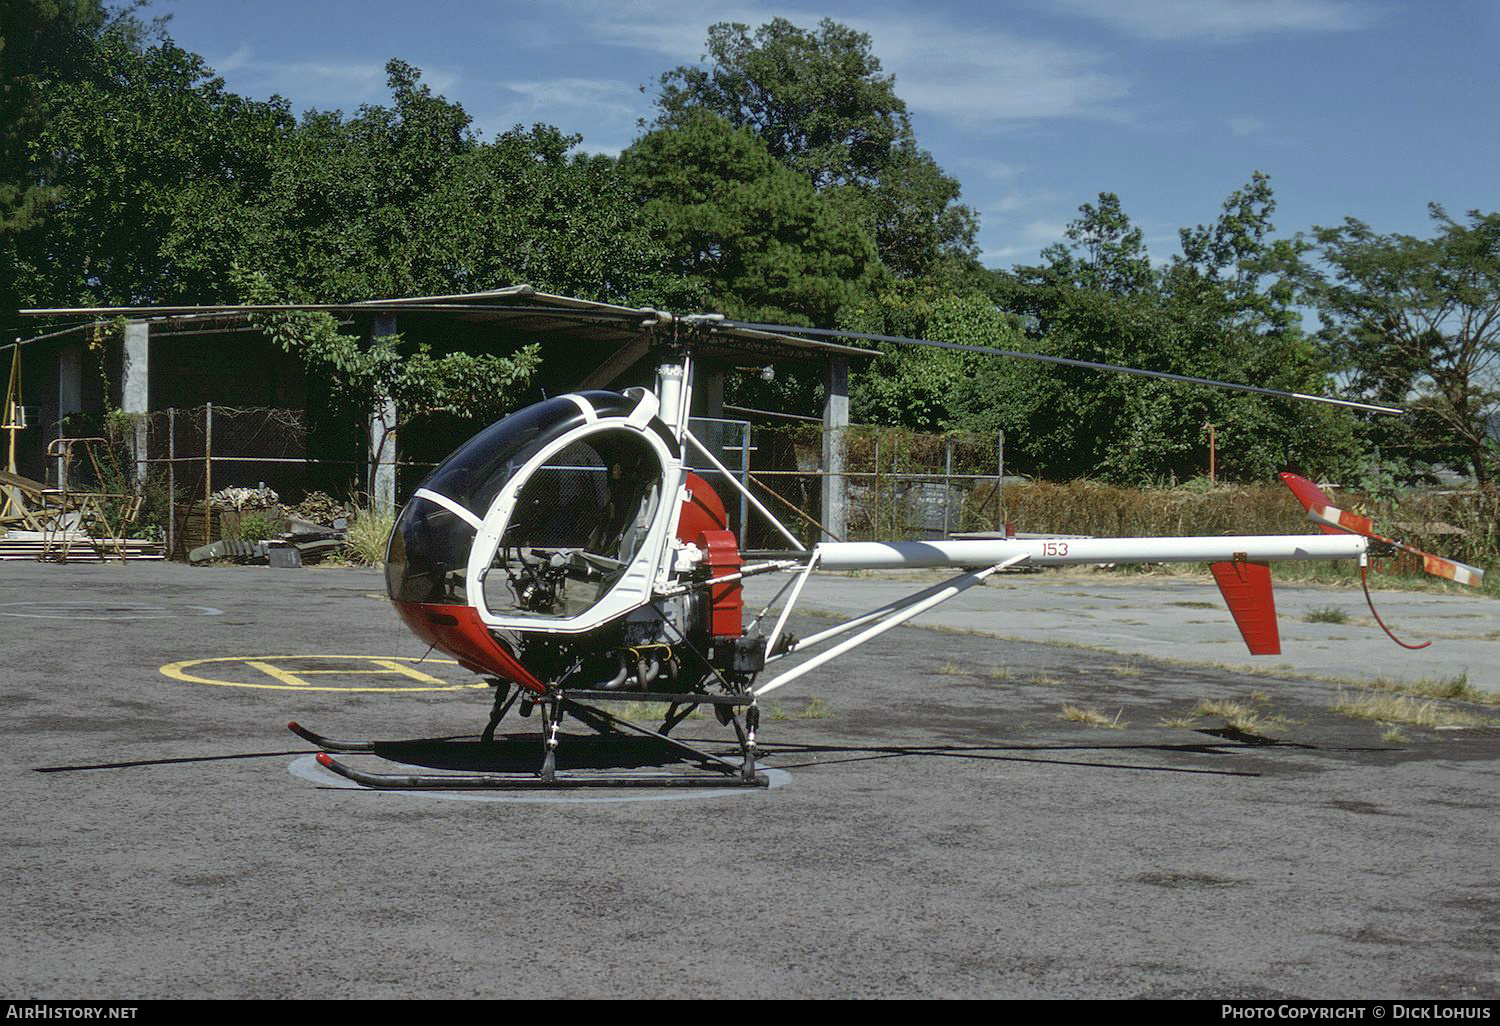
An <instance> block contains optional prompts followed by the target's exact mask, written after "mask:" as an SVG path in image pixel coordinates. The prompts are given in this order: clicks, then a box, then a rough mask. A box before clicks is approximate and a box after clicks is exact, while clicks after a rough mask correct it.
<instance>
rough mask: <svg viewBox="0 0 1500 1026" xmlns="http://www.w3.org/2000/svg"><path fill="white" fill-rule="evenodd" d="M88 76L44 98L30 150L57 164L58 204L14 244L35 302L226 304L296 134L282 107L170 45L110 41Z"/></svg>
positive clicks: (94, 44) (111, 35)
mask: <svg viewBox="0 0 1500 1026" xmlns="http://www.w3.org/2000/svg"><path fill="white" fill-rule="evenodd" d="M84 45H85V46H86V50H87V67H86V70H85V72H83V73H80V74H79V75H78V76H77V77H76V79H74V80H70V81H60V82H56V83H54V84H53V85H52V87H51V88H50V90H49V92H48V110H47V126H46V129H45V131H44V132H43V133H42V134H41V137H40V138H39V139H38V140H37V142H36V143H35V147H36V149H37V150H38V151H39V152H46V153H49V154H53V155H55V159H56V170H55V173H54V174H53V176H52V182H53V184H54V185H55V186H56V187H57V188H58V189H59V190H60V192H61V194H62V195H63V196H64V197H65V198H66V202H64V203H61V204H59V205H57V206H54V207H51V208H49V211H48V219H47V222H46V223H45V231H44V232H41V233H37V232H33V233H31V234H30V235H28V237H27V238H25V239H22V240H20V241H19V242H18V247H19V249H18V259H19V264H20V276H21V283H22V293H23V296H24V297H25V298H26V299H27V300H29V301H59V300H68V301H79V302H88V303H109V304H129V303H135V302H149V301H162V302H176V301H195V300H201V301H223V300H226V299H228V298H230V293H229V290H228V288H227V285H228V281H227V272H228V269H229V267H230V265H231V263H232V262H233V260H234V258H235V256H236V254H237V253H238V252H240V250H241V247H242V246H243V245H244V242H245V239H246V238H247V237H249V236H253V235H254V233H255V231H256V227H255V220H256V217H257V216H258V215H257V212H258V211H259V210H260V209H261V208H262V207H263V206H264V197H265V193H266V191H267V190H268V189H269V188H270V185H271V179H270V167H269V164H268V160H267V157H268V154H270V153H271V152H273V151H274V150H275V148H276V146H277V144H278V143H279V141H280V139H281V138H282V137H283V134H284V133H285V132H286V131H287V130H288V129H289V127H290V124H291V119H290V115H289V113H288V112H287V109H286V105H285V103H284V102H282V101H277V102H271V103H258V102H254V101H248V100H244V99H242V98H241V97H238V96H235V95H234V94H231V93H228V92H226V91H225V89H224V83H223V81H222V80H221V79H218V78H216V77H214V75H213V73H212V71H211V70H210V69H209V68H208V67H207V66H206V65H205V64H204V63H203V60H202V58H201V57H199V56H197V55H196V54H191V53H188V52H186V51H184V50H182V49H180V48H178V47H176V46H175V45H173V44H171V43H170V42H163V43H161V44H159V45H157V46H153V47H151V48H149V49H146V50H141V49H139V48H138V46H137V41H136V40H134V39H133V38H132V37H131V36H130V35H129V34H126V33H122V32H117V31H106V32H104V33H102V34H101V35H100V36H99V37H98V38H96V39H91V40H89V41H88V42H87V43H86V44H84Z"/></svg>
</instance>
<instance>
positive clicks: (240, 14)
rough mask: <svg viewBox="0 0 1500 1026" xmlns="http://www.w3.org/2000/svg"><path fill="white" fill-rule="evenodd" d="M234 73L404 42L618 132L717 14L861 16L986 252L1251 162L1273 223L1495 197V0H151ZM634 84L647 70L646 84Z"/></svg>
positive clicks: (598, 136) (1418, 222)
mask: <svg viewBox="0 0 1500 1026" xmlns="http://www.w3.org/2000/svg"><path fill="white" fill-rule="evenodd" d="M157 13H170V14H171V15H172V20H171V22H170V23H169V25H168V31H169V33H170V34H171V35H172V36H173V38H174V39H175V40H176V41H177V42H178V43H179V44H180V45H182V46H184V47H185V48H187V49H189V50H193V51H195V52H197V53H200V54H202V55H203V56H204V57H205V58H206V59H207V60H208V62H209V64H210V65H212V66H213V67H214V68H215V69H216V70H217V71H218V72H219V73H220V74H221V75H222V76H223V77H224V78H225V80H226V81H227V82H228V85H229V87H230V88H231V89H233V90H234V91H236V92H240V93H243V94H246V95H249V96H254V97H258V98H264V97H267V96H269V95H271V94H272V93H279V94H281V95H282V96H285V97H286V98H287V99H288V100H290V101H291V103H292V107H293V109H294V110H297V111H302V110H305V109H308V108H320V109H329V108H339V109H342V110H345V111H353V110H354V109H355V108H357V107H358V106H359V105H360V104H362V103H382V102H386V101H387V99H388V93H387V91H386V89H385V81H384V71H383V65H384V64H385V61H386V60H387V59H389V58H391V57H400V58H402V59H403V60H406V61H408V62H410V63H411V64H414V65H416V66H417V67H419V68H421V69H422V71H423V77H424V80H425V81H426V82H427V83H428V84H429V85H431V86H432V87H433V88H434V90H435V91H437V92H440V93H442V94H443V95H445V96H447V97H448V98H450V99H452V100H456V101H458V102H460V103H462V104H463V105H464V107H465V109H467V110H468V112H469V113H470V114H471V115H472V116H473V118H474V121H475V125H476V127H477V128H478V129H479V130H480V131H481V133H482V135H483V137H484V138H486V139H489V138H493V137H494V136H495V135H496V134H498V133H499V132H502V131H504V130H505V129H506V128H508V127H510V126H511V125H513V124H516V123H518V122H519V123H526V124H529V123H531V122H535V121H542V122H547V123H550V124H554V125H557V126H558V127H559V128H562V129H563V130H565V131H568V132H575V133H579V134H581V135H582V136H583V145H584V147H585V148H587V149H590V150H598V151H603V152H617V151H618V150H620V149H621V148H623V147H625V146H627V145H629V144H630V142H631V140H632V139H633V138H634V137H635V136H636V134H637V128H636V121H637V119H638V118H640V117H643V116H649V114H650V109H651V93H652V91H653V88H654V86H655V83H656V81H657V79H658V77H659V76H660V74H661V73H662V72H663V71H665V70H667V69H669V68H672V67H675V66H677V65H679V64H684V63H692V62H694V61H697V60H698V59H699V58H700V57H701V55H702V53H703V41H704V37H705V35H706V30H707V27H708V26H709V25H710V24H711V23H713V22H716V21H740V22H744V23H746V24H748V25H751V26H752V27H753V26H756V25H759V24H762V23H764V22H766V21H769V20H770V19H771V18H773V17H777V16H781V17H785V18H788V19H790V20H791V21H793V22H795V23H797V24H799V25H802V26H804V27H807V28H812V27H814V26H815V25H816V23H817V21H818V19H819V18H822V17H829V18H833V19H835V20H837V21H841V22H844V23H845V24H848V25H851V26H853V27H855V28H858V29H860V30H861V31H864V32H866V33H868V34H869V35H870V36H871V39H872V50H873V52H874V53H875V54H876V55H877V56H878V57H879V58H880V60H881V63H882V65H883V67H884V70H885V71H886V72H888V73H890V74H893V75H894V76H895V79H896V91H897V94H898V95H899V96H901V97H902V99H904V100H905V101H906V103H907V105H908V107H909V109H910V111H911V114H912V120H913V123H914V125H915V128H916V133H917V139H918V141H919V142H920V143H921V145H923V146H924V147H926V148H927V149H929V150H931V151H932V153H933V155H934V156H935V157H936V158H937V160H938V162H939V163H941V164H942V165H943V167H944V168H945V169H946V170H947V171H948V172H949V173H950V174H952V175H954V176H955V177H956V178H958V180H959V181H960V182H961V183H962V185H963V193H964V197H963V198H964V201H965V202H967V203H968V204H969V205H970V206H971V207H973V208H974V210H975V211H977V212H978V214H979V217H980V237H979V238H980V245H981V249H982V251H983V260H984V262H985V263H986V264H987V265H989V266H1007V267H1008V266H1010V265H1012V264H1015V263H1018V262H1032V261H1035V260H1036V257H1037V251H1038V250H1039V249H1041V248H1042V247H1043V246H1045V245H1047V244H1049V243H1051V242H1054V241H1057V240H1058V239H1060V238H1061V236H1062V231H1063V228H1064V226H1065V225H1066V224H1067V222H1068V221H1069V220H1071V219H1072V218H1073V217H1074V216H1075V215H1076V212H1077V208H1078V206H1079V204H1081V203H1084V202H1086V201H1092V200H1093V199H1094V198H1095V196H1096V195H1097V193H1099V192H1100V191H1104V190H1108V191H1111V192H1115V193H1118V194H1119V196H1120V199H1121V202H1122V204H1123V206H1124V208H1125V210H1126V212H1127V213H1128V214H1129V215H1130V216H1131V217H1132V219H1133V220H1134V221H1135V222H1136V223H1137V224H1138V225H1139V226H1140V227H1141V228H1142V230H1143V231H1144V233H1145V236H1146V242H1147V246H1148V247H1149V249H1150V250H1151V254H1152V256H1153V257H1154V258H1155V259H1157V260H1158V261H1160V260H1164V259H1166V258H1167V257H1169V256H1170V255H1171V254H1172V253H1173V252H1175V251H1176V244H1177V229H1178V228H1179V227H1182V226H1185V225H1195V224H1199V223H1202V222H1207V221H1210V220H1212V219H1213V218H1214V217H1215V216H1216V215H1217V213H1218V211H1219V205H1220V203H1221V202H1222V201H1223V199H1224V197H1225V196H1227V195H1228V194H1229V192H1230V191H1231V190H1233V189H1234V188H1236V187H1238V186H1239V185H1241V184H1242V183H1244V182H1245V181H1247V180H1248V179H1249V177H1250V174H1251V172H1252V171H1254V170H1261V171H1265V172H1267V173H1269V174H1270V175H1271V180H1272V185H1273V187H1274V189H1275V191H1276V197H1277V201H1278V209H1277V212H1276V215H1275V218H1274V220H1275V222H1276V224H1277V227H1278V229H1279V234H1281V235H1291V234H1292V233H1294V232H1296V231H1299V230H1304V231H1305V230H1307V229H1309V228H1310V227H1311V226H1313V225H1326V224H1336V223H1339V222H1340V221H1342V219H1343V218H1344V217H1345V216H1354V217H1358V218H1360V219H1361V220H1364V221H1366V222H1368V223H1369V224H1370V225H1371V226H1372V227H1373V228H1375V229H1376V230H1377V231H1382V232H1396V231H1399V232H1409V233H1412V234H1428V232H1429V221H1428V218H1427V203H1428V202H1429V201H1436V202H1439V203H1442V204H1444V205H1445V206H1446V207H1447V208H1448V210H1449V212H1450V213H1451V214H1453V215H1455V216H1461V215H1462V213H1463V211H1465V210H1468V209H1470V208H1480V209H1483V210H1485V211H1492V210H1496V209H1500V173H1497V171H1500V117H1497V113H1500V45H1497V44H1500V4H1497V3H1494V2H1491V0H1426V2H1423V0H992V2H989V3H979V2H964V0H927V2H925V3H922V4H920V5H916V4H911V3H909V2H908V3H902V2H889V3H887V2H883V0H866V2H857V3H851V2H843V0H839V2H825V3H801V2H782V3H765V2H743V3H736V2H729V3H725V2H712V0H622V2H618V3H590V2H583V0H554V2H532V3H522V2H509V0H425V2H422V3H414V2H411V0H361V2H353V0H299V2H291V0H155V3H154V4H153V5H152V7H151V8H150V9H149V11H148V14H157ZM642 86H645V87H646V92H644V93H643V92H642V91H641V87H642Z"/></svg>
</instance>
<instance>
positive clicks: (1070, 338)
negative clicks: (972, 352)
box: [959, 175, 1354, 483]
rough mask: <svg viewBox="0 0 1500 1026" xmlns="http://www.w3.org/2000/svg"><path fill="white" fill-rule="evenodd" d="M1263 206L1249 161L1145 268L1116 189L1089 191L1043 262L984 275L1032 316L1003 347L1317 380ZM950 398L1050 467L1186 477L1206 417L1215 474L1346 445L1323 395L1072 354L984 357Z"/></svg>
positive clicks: (1314, 460) (1003, 297)
mask: <svg viewBox="0 0 1500 1026" xmlns="http://www.w3.org/2000/svg"><path fill="white" fill-rule="evenodd" d="M1272 209H1274V203H1273V202H1272V201H1271V194H1270V189H1269V184H1268V183H1267V181H1266V180H1265V178H1264V176H1261V175H1257V176H1256V177H1255V178H1254V179H1253V180H1252V183H1251V185H1250V186H1248V187H1247V188H1246V189H1243V190H1237V191H1236V192H1234V193H1232V194H1231V196H1230V197H1229V199H1228V200H1226V201H1225V204H1224V207H1223V211H1222V213H1221V216H1220V218H1219V219H1218V220H1217V221H1216V222H1215V223H1214V224H1213V225H1211V226H1207V227H1205V226H1201V225H1200V226H1199V227H1198V228H1197V229H1192V230H1184V232H1183V243H1184V256H1183V257H1181V258H1178V259H1177V260H1174V261H1173V263H1172V264H1171V265H1170V266H1169V267H1168V268H1166V269H1165V271H1162V272H1156V271H1153V269H1152V267H1151V264H1150V260H1149V257H1148V255H1147V253H1146V250H1145V247H1144V245H1143V243H1142V239H1141V232H1140V231H1139V229H1137V228H1135V227H1134V226H1133V225H1132V224H1131V222H1130V219H1129V217H1128V216H1127V215H1126V214H1125V212H1124V211H1123V209H1122V207H1121V205H1120V203H1119V199H1118V197H1116V196H1115V195H1114V194H1112V193H1101V194H1100V195H1099V198H1098V203H1097V204H1088V203H1085V204H1084V205H1083V206H1081V207H1080V208H1079V213H1080V216H1079V218H1077V219H1076V220H1075V221H1074V222H1073V223H1072V224H1070V225H1069V226H1068V229H1067V232H1066V238H1067V240H1068V241H1067V243H1066V244H1063V243H1059V244H1058V245H1056V246H1052V247H1048V249H1047V250H1045V251H1044V256H1045V257H1046V259H1047V263H1046V264H1045V265H1043V266H1039V267H1023V268H1018V269H1017V270H1016V272H1015V273H1014V274H1011V275H1006V276H996V279H995V283H994V291H995V294H996V296H997V297H998V298H999V299H1000V301H1001V302H1002V303H1004V304H1005V305H1007V306H1008V307H1009V308H1011V309H1014V310H1016V311H1017V312H1019V313H1021V314H1022V315H1023V317H1024V318H1025V321H1026V323H1027V324H1028V326H1029V327H1030V329H1031V332H1030V333H1031V338H1030V339H1029V340H1028V345H1026V346H1012V347H1010V348H1031V349H1033V350H1034V351H1036V352H1039V353H1043V354H1046V355H1052V356H1063V357H1069V358H1074V359H1082V360H1091V361H1099V362H1104V363H1114V364H1120V365H1123V366H1128V367H1138V368H1142V369H1145V370H1157V371H1166V372H1169V373H1176V374H1184V375H1189V376H1194V377H1204V378H1214V379H1218V380H1221V381H1232V382H1242V383H1246V384H1255V385H1264V386H1267V387H1272V388H1280V389H1285V390H1291V391H1299V392H1308V393H1321V392H1324V391H1326V390H1327V388H1328V377H1327V362H1326V361H1325V360H1324V359H1323V358H1322V356H1321V354H1320V353H1319V352H1318V351H1317V348H1316V347H1315V346H1314V345H1312V344H1311V342H1310V340H1308V339H1307V338H1306V336H1305V335H1304V334H1303V333H1302V331H1301V329H1300V322H1299V319H1298V318H1296V317H1295V316H1292V315H1291V314H1290V306H1291V301H1292V292H1291V289H1290V288H1289V287H1288V286H1287V284H1286V283H1285V281H1284V280H1282V278H1279V277H1276V276H1273V275H1270V274H1269V273H1267V272H1268V271H1269V270H1270V269H1271V268H1272V266H1273V264H1274V262H1275V260H1274V259H1273V258H1275V257H1284V256H1285V255H1286V252H1285V251H1284V250H1283V249H1278V248H1276V244H1273V243H1271V242H1269V241H1268V239H1269V235H1270V233H1271V232H1272V231H1273V228H1272V226H1271V225H1270V223H1269V221H1268V220H1267V218H1268V216H1269V214H1270V212H1271V210H1272ZM959 407H960V412H959V422H960V423H963V424H965V425H966V426H973V427H976V428H985V429H993V428H995V427H1002V428H1005V429H1006V430H1007V431H1008V432H1010V434H1011V436H1012V438H1013V441H1012V442H1011V444H1010V450H1011V451H1012V452H1014V453H1015V454H1016V457H1017V460H1016V462H1017V464H1018V465H1021V466H1025V467H1027V469H1029V470H1031V471H1033V472H1037V473H1046V474H1049V475H1053V476H1058V475H1062V476H1070V475H1080V474H1087V475H1092V476H1097V477H1103V478H1106V479H1110V480H1115V481H1120V482H1127V483H1146V482H1150V481H1155V480H1161V479H1165V478H1169V477H1170V478H1178V479H1181V478H1186V477H1191V476H1194V475H1196V474H1198V473H1201V472H1202V471H1204V470H1206V469H1207V462H1208V461H1207V438H1206V435H1207V431H1206V427H1205V425H1206V424H1208V423H1212V424H1214V426H1215V429H1216V431H1217V434H1218V438H1219V443H1220V451H1221V458H1220V462H1221V467H1222V470H1221V473H1222V474H1223V476H1225V477H1230V478H1239V479H1242V480H1255V479H1265V478H1267V477H1269V476H1270V475H1271V474H1273V473H1274V472H1275V471H1277V470H1282V469H1286V468H1287V467H1299V468H1302V469H1313V470H1314V472H1321V471H1333V470H1337V469H1341V468H1344V467H1347V466H1349V465H1350V464H1352V459H1353V455H1354V445H1353V441H1352V435H1351V422H1350V420H1349V418H1348V417H1347V416H1346V415H1343V414H1340V413H1337V412H1334V411H1331V410H1329V409H1328V408H1326V407H1316V406H1314V405H1312V404H1309V403H1299V402H1295V401H1293V400H1282V399H1270V398H1264V397H1258V396H1248V395H1244V394H1239V393H1231V392H1227V391H1221V390H1216V389H1214V388H1212V387H1210V386H1201V385H1187V384H1176V383H1170V382H1165V381H1160V380H1143V379H1141V378H1137V377H1126V376H1122V375H1117V374H1110V373H1108V372H1100V371H1090V370H1084V369H1079V368H1062V367H1050V368H1049V367H1046V366H1039V365H1036V364H1026V363H1021V362H1019V361H994V362H986V363H982V364H980V365H979V366H978V367H977V368H976V371H975V374H974V375H973V377H972V378H971V379H970V380H969V381H967V382H966V383H965V385H964V388H963V390H962V392H961V399H960V403H959ZM1226 457H1227V458H1226Z"/></svg>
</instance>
